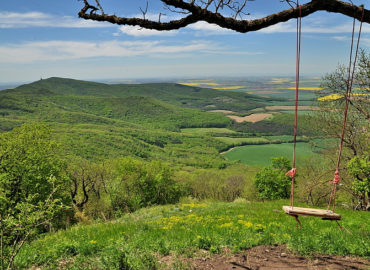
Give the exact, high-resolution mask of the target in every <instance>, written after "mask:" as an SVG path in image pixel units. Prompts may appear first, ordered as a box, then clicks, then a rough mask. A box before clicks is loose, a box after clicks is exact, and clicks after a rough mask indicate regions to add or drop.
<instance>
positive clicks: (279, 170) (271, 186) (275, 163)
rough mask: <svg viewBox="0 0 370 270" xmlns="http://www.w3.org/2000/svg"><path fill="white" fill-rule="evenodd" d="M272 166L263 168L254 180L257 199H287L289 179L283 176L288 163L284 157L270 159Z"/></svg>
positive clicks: (287, 168)
mask: <svg viewBox="0 0 370 270" xmlns="http://www.w3.org/2000/svg"><path fill="white" fill-rule="evenodd" d="M271 162H272V164H271V165H270V166H267V167H264V168H263V169H262V170H261V171H260V172H258V173H257V174H256V176H255V178H254V185H255V187H256V189H257V193H258V197H259V198H261V199H266V200H275V199H284V198H289V194H290V193H289V187H290V182H291V179H290V178H289V177H287V176H285V173H286V172H287V171H288V170H289V168H290V161H289V160H288V159H287V158H285V157H278V158H272V159H271Z"/></svg>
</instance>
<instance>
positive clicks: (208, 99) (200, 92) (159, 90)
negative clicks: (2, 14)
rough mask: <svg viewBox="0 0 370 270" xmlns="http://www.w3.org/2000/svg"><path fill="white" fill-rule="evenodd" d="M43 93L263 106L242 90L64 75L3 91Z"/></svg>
mask: <svg viewBox="0 0 370 270" xmlns="http://www.w3.org/2000/svg"><path fill="white" fill-rule="evenodd" d="M35 91H36V92H38V93H41V92H43V93H45V94H51V93H50V92H49V91H51V92H52V93H55V94H59V95H60V94H63V95H75V96H95V97H129V96H142V97H152V98H155V99H158V100H161V101H163V102H166V103H169V104H173V105H177V106H182V107H188V108H198V109H202V110H232V111H236V112H246V111H248V110H251V109H254V108H257V107H261V106H263V104H262V103H265V102H266V99H265V98H262V97H257V96H253V95H250V94H246V93H236V92H230V91H229V92H228V91H216V90H214V89H207V88H200V87H192V86H185V85H180V84H175V83H148V84H112V85H111V84H104V83H96V82H87V81H80V80H73V79H64V78H55V77H53V78H49V79H46V80H39V81H36V82H33V83H30V84H25V85H22V86H19V87H17V88H15V89H13V90H5V91H3V92H2V94H5V93H9V92H12V93H22V94H25V93H35Z"/></svg>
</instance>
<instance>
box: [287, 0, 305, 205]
mask: <svg viewBox="0 0 370 270" xmlns="http://www.w3.org/2000/svg"><path fill="white" fill-rule="evenodd" d="M297 5H298V9H299V16H298V18H297V51H296V74H295V109H294V135H293V166H292V169H291V170H290V171H289V172H287V173H286V174H285V175H286V176H289V177H291V178H292V183H291V186H290V206H291V207H293V203H294V180H295V174H296V168H295V165H296V148H297V129H298V100H299V99H298V93H299V72H300V69H299V68H300V62H301V36H302V35H301V33H302V9H301V5H299V2H298V1H297Z"/></svg>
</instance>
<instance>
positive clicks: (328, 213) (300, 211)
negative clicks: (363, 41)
mask: <svg viewBox="0 0 370 270" xmlns="http://www.w3.org/2000/svg"><path fill="white" fill-rule="evenodd" d="M297 6H298V8H299V16H298V18H297V53H296V91H295V113H294V137H293V166H292V169H291V170H290V171H288V172H287V173H286V176H288V177H290V178H291V179H292V183H291V192H290V205H289V206H283V210H284V212H285V213H286V214H288V215H290V216H292V217H294V218H295V219H296V221H297V222H298V224H299V228H302V224H301V222H300V221H299V216H300V215H305V216H314V217H320V218H322V219H323V220H335V221H336V222H337V224H338V226H339V227H340V228H342V227H341V226H340V224H339V223H338V220H340V219H341V216H340V215H339V214H337V213H335V212H334V210H335V197H336V190H337V185H338V183H339V181H340V176H339V167H340V160H341V155H342V149H343V140H344V134H345V128H346V123H347V114H348V105H349V98H350V95H351V91H352V84H353V78H354V72H355V67H356V60H357V56H358V49H359V43H360V36H361V29H362V21H363V18H364V10H363V11H362V18H361V23H360V29H359V33H358V39H357V48H356V55H355V58H354V62H353V66H352V52H353V40H354V32H355V19H353V31H352V42H351V53H350V59H349V68H348V80H347V90H346V95H345V101H346V102H345V108H344V120H343V126H342V134H341V139H340V145H339V153H338V160H337V166H336V170H335V173H334V179H333V180H332V181H330V183H331V184H333V187H332V190H331V194H330V197H329V203H328V208H327V209H315V208H302V207H295V206H294V205H293V201H294V180H295V174H296V168H295V165H296V143H297V127H298V125H297V124H298V121H297V120H298V92H299V68H300V54H301V29H302V14H301V6H300V5H299V3H298V2H297ZM330 207H332V209H331V210H330Z"/></svg>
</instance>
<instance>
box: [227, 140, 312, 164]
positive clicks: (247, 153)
mask: <svg viewBox="0 0 370 270" xmlns="http://www.w3.org/2000/svg"><path fill="white" fill-rule="evenodd" d="M292 151H293V144H292V143H282V144H265V145H246V146H240V147H236V148H234V149H232V150H231V151H229V152H227V153H225V154H224V156H225V157H226V158H227V159H228V160H240V161H241V162H243V163H245V164H248V165H262V166H267V165H269V164H270V159H271V158H272V157H281V156H284V157H286V158H289V159H292V155H293V154H292ZM313 155H315V153H313V152H312V149H311V146H310V144H308V143H303V142H302V143H297V159H298V162H300V161H303V160H304V159H305V158H309V157H310V156H313Z"/></svg>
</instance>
